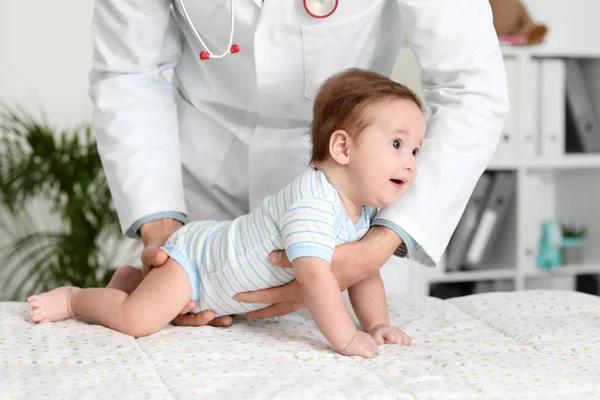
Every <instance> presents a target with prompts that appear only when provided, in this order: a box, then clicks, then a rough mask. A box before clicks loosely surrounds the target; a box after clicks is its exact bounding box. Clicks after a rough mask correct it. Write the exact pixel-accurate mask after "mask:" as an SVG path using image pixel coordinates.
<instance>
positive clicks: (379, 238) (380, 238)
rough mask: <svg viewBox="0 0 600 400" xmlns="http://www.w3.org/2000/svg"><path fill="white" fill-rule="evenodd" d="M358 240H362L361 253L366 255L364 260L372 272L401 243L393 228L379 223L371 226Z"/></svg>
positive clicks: (386, 259)
mask: <svg viewBox="0 0 600 400" xmlns="http://www.w3.org/2000/svg"><path fill="white" fill-rule="evenodd" d="M360 242H363V254H364V256H365V257H366V259H365V260H364V262H365V263H366V264H367V265H369V267H370V270H371V272H372V273H377V272H378V271H379V269H380V268H381V267H382V266H383V264H385V262H386V261H388V260H389V259H390V257H391V256H392V255H393V254H394V252H395V251H396V249H397V248H398V247H399V246H400V245H401V244H402V243H403V241H402V238H401V237H400V236H399V235H398V234H397V233H396V232H395V231H394V230H393V229H391V228H388V227H386V226H381V225H374V226H372V227H371V228H370V229H369V231H368V232H367V234H366V235H365V237H364V238H363V239H362V240H361V241H360Z"/></svg>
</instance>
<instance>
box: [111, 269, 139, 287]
mask: <svg viewBox="0 0 600 400" xmlns="http://www.w3.org/2000/svg"><path fill="white" fill-rule="evenodd" d="M141 281H142V271H140V270H139V269H137V268H135V267H129V266H128V267H120V268H119V269H117V270H116V271H115V273H114V274H113V276H112V279H111V280H110V282H109V283H108V285H106V287H107V288H113V289H119V290H122V291H124V292H125V293H127V294H131V293H133V291H134V290H135V288H136V287H138V285H139V284H140V282H141Z"/></svg>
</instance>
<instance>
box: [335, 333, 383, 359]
mask: <svg viewBox="0 0 600 400" xmlns="http://www.w3.org/2000/svg"><path fill="white" fill-rule="evenodd" d="M377 350H378V349H377V344H376V343H375V340H373V337H371V335H369V334H367V333H364V332H361V331H357V332H356V335H354V338H352V340H351V341H350V343H348V345H347V346H346V347H345V348H343V349H342V351H340V354H342V355H344V356H360V357H364V358H373V357H375V356H376V355H377Z"/></svg>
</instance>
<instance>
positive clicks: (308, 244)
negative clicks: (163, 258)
mask: <svg viewBox="0 0 600 400" xmlns="http://www.w3.org/2000/svg"><path fill="white" fill-rule="evenodd" d="M376 212H377V210H376V209H375V208H372V207H363V210H362V215H361V217H360V220H359V221H358V222H357V223H356V225H354V224H352V222H351V221H350V219H349V218H347V216H346V213H345V212H344V207H343V206H342V203H341V200H340V198H339V195H338V193H337V191H336V189H335V188H334V187H333V186H332V185H331V184H330V183H329V181H328V180H327V178H326V177H325V175H324V174H323V173H322V172H321V171H317V170H315V169H312V168H311V169H309V170H307V171H306V172H304V173H303V174H302V175H300V176H299V177H297V178H296V179H295V180H294V181H292V182H291V183H290V184H289V185H287V186H286V187H285V188H284V189H283V190H281V191H280V192H279V193H277V194H276V195H274V196H270V197H268V198H266V199H265V200H264V201H263V203H262V204H261V206H260V207H259V208H257V209H256V210H255V211H253V212H251V213H250V214H247V215H244V216H241V217H238V218H236V219H235V220H233V221H226V222H217V221H199V222H192V223H189V224H187V225H184V226H183V227H181V228H180V229H178V230H177V231H176V232H175V233H174V234H173V235H172V236H171V237H170V238H169V239H168V240H167V242H166V243H165V246H164V249H165V250H166V251H167V253H168V254H169V256H170V257H172V258H173V259H174V260H175V261H177V262H178V263H179V264H180V265H181V266H182V267H183V268H184V269H185V271H186V272H187V274H188V277H189V279H190V283H191V285H192V292H193V300H194V301H196V304H197V305H198V306H197V307H196V308H195V309H194V310H193V311H192V312H200V311H202V310H213V311H214V312H215V313H216V314H217V316H221V315H231V314H242V313H245V312H248V311H253V310H257V309H260V308H263V307H265V305H264V304H246V303H241V302H238V301H235V300H234V299H233V296H234V295H235V294H237V293H240V292H246V291H253V290H259V289H266V288H270V287H274V286H281V285H283V284H285V283H287V282H289V281H291V280H292V279H294V271H293V269H283V268H279V267H276V266H274V265H272V264H271V263H270V262H269V253H271V252H272V251H274V250H278V249H285V250H286V253H287V256H288V258H289V260H290V261H293V260H294V259H295V258H297V257H301V256H312V257H319V258H322V259H324V260H326V261H328V262H330V261H331V257H332V255H333V251H334V248H335V246H337V245H339V244H342V243H346V242H349V241H353V240H358V239H360V238H362V237H363V236H364V235H365V233H366V232H367V230H368V229H369V227H370V224H371V221H372V220H373V218H374V216H375V213H376Z"/></svg>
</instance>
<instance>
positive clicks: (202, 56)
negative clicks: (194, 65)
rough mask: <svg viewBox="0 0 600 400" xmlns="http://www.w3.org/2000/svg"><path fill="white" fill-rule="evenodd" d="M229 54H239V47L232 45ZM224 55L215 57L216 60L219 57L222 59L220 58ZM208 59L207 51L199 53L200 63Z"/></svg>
mask: <svg viewBox="0 0 600 400" xmlns="http://www.w3.org/2000/svg"><path fill="white" fill-rule="evenodd" d="M229 52H230V53H231V54H233V53H239V52H240V46H238V45H237V44H233V45H232V46H231V48H230V49H229ZM224 55H225V54H223V55H221V56H218V57H216V58H221V57H222V56H224ZM209 58H210V53H209V52H207V51H201V52H200V59H201V60H202V61H204V60H208V59H209Z"/></svg>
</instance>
